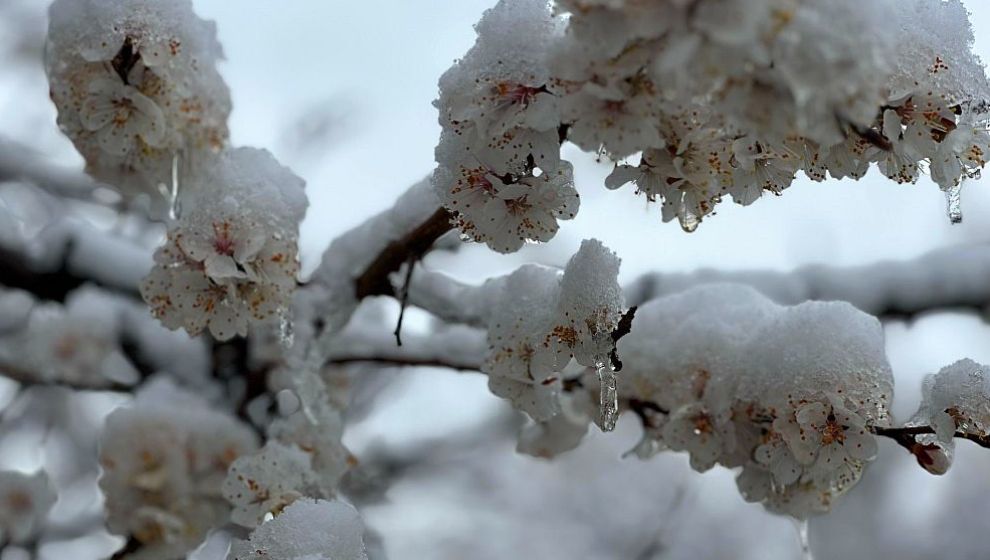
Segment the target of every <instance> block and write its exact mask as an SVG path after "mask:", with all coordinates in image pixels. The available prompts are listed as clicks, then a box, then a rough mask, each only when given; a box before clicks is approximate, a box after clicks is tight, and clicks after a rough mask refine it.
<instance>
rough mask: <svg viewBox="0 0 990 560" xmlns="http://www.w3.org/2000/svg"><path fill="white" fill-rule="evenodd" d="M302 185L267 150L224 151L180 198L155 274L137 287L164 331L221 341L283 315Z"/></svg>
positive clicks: (290, 288) (291, 285) (294, 262)
mask: <svg viewBox="0 0 990 560" xmlns="http://www.w3.org/2000/svg"><path fill="white" fill-rule="evenodd" d="M304 186H305V184H304V182H303V180H302V179H300V178H298V177H297V176H295V175H294V174H293V173H292V172H291V171H289V170H288V169H287V168H285V167H282V166H281V165H279V164H278V162H277V161H275V159H274V158H273V157H272V156H271V154H269V153H268V152H266V151H263V150H255V149H249V148H238V149H236V150H230V151H227V152H224V154H223V155H221V156H220V157H219V158H218V159H217V160H216V164H215V166H213V167H211V168H210V169H209V170H208V171H207V172H206V173H205V174H204V175H203V176H201V177H197V179H196V181H195V183H194V187H195V188H194V189H192V190H191V191H190V192H189V193H188V194H187V195H186V196H185V197H183V199H182V203H183V205H184V206H186V207H187V208H188V210H187V211H186V212H184V213H183V215H182V217H181V218H180V219H179V220H178V221H177V222H175V223H174V224H172V225H171V226H170V228H169V233H168V240H167V241H166V243H165V245H164V246H163V247H161V248H160V249H159V250H158V252H157V253H156V254H155V263H156V264H155V267H154V268H153V269H152V271H151V273H150V274H149V275H148V276H147V277H146V278H145V279H144V281H143V282H142V284H141V294H142V296H143V297H144V299H145V301H146V302H147V303H148V305H150V306H151V309H152V312H153V313H154V314H155V316H157V317H158V318H159V319H160V320H161V322H162V323H163V324H164V325H165V326H166V327H168V328H170V329H177V328H180V327H181V328H184V329H186V331H187V332H189V334H191V335H196V334H199V333H200V332H202V331H203V330H205V329H209V331H210V333H212V334H213V336H214V337H216V338H218V339H220V340H227V339H229V338H231V337H233V336H235V335H241V336H246V335H247V331H248V325H249V324H250V323H251V322H252V321H267V320H270V319H273V318H275V317H278V316H279V315H280V314H287V313H288V308H289V305H290V302H291V296H292V293H293V292H294V291H295V287H296V274H297V273H298V270H299V263H298V252H299V249H298V237H299V223H300V222H301V221H302V218H303V215H304V214H305V211H306V205H307V202H306V197H305V194H304V192H303V188H304Z"/></svg>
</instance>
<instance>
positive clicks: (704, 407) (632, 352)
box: [618, 285, 893, 517]
mask: <svg viewBox="0 0 990 560" xmlns="http://www.w3.org/2000/svg"><path fill="white" fill-rule="evenodd" d="M618 352H619V356H621V358H622V361H623V364H624V368H623V370H622V376H621V377H620V384H619V390H620V395H621V396H622V397H623V399H624V400H625V401H626V402H628V403H629V406H630V407H631V408H632V409H633V410H635V411H636V412H637V413H638V414H639V415H640V417H641V419H642V420H643V422H644V428H645V430H644V438H643V441H642V442H641V443H640V444H639V446H638V447H637V448H636V452H637V453H638V454H639V455H641V456H649V455H651V454H653V453H655V452H656V451H658V450H661V449H664V448H669V449H673V450H676V451H687V452H688V453H689V454H690V459H691V465H692V467H694V468H695V469H697V470H699V471H704V470H707V469H709V468H711V467H713V466H714V465H716V464H721V465H723V466H727V467H742V474H740V476H739V479H738V482H739V488H740V491H741V492H742V494H743V496H744V497H746V498H747V499H748V500H751V501H757V502H763V503H764V504H765V505H766V506H767V507H768V508H770V509H772V510H775V511H781V512H784V513H789V514H791V515H794V516H795V517H807V516H808V515H811V514H813V513H820V512H824V511H827V510H828V509H829V507H830V505H831V503H832V501H833V500H834V498H836V497H837V496H839V495H841V494H842V493H844V492H845V491H846V490H848V488H849V487H851V486H852V485H853V484H854V483H855V482H856V481H857V480H858V479H859V477H860V475H861V473H862V471H863V468H864V467H865V465H866V463H867V462H868V461H869V460H871V459H872V458H873V457H874V455H875V454H876V448H877V446H876V442H875V439H874V436H873V434H872V433H871V427H873V426H886V425H888V424H889V421H890V420H889V416H888V413H887V407H888V406H889V403H890V398H891V396H892V393H893V379H892V376H891V372H890V366H889V365H888V364H887V361H886V357H885V355H884V345H883V334H882V331H881V329H880V325H879V323H878V322H877V321H876V320H875V319H873V318H871V317H869V316H867V315H865V314H863V313H861V312H859V311H857V310H855V309H854V308H852V307H851V306H849V305H847V304H837V303H829V304H822V303H806V304H802V305H799V306H796V307H779V306H777V305H775V304H773V303H772V302H770V301H769V300H767V299H766V298H765V297H764V296H762V295H760V294H758V293H756V292H755V291H753V290H752V289H750V288H744V287H739V286H732V285H725V286H705V287H699V288H695V289H692V290H689V291H687V292H684V293H682V294H678V295H674V296H670V297H667V298H663V299H659V300H655V301H654V302H651V303H648V304H646V305H644V306H642V307H640V308H639V310H638V311H637V313H636V317H635V320H634V322H633V330H632V332H631V333H630V334H629V335H627V336H626V337H624V338H622V339H621V340H620V341H619V344H618Z"/></svg>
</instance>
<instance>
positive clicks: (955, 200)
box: [945, 182, 963, 224]
mask: <svg viewBox="0 0 990 560" xmlns="http://www.w3.org/2000/svg"><path fill="white" fill-rule="evenodd" d="M961 193H962V182H960V183H959V184H958V185H954V186H952V187H949V188H948V189H946V190H945V202H946V206H947V208H948V212H949V221H950V222H952V223H954V224H960V223H962V221H963V215H962V200H961Z"/></svg>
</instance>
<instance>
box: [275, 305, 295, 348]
mask: <svg viewBox="0 0 990 560" xmlns="http://www.w3.org/2000/svg"><path fill="white" fill-rule="evenodd" d="M295 339H296V333H295V327H294V326H293V324H292V311H291V310H290V309H289V308H287V307H283V308H281V309H279V310H278V341H279V342H280V343H281V344H282V348H286V349H288V348H292V344H293V343H294V342H295Z"/></svg>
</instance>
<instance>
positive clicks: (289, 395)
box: [275, 389, 302, 416]
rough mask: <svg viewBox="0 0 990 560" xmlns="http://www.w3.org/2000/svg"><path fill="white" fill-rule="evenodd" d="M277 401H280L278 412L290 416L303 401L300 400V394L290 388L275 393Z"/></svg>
mask: <svg viewBox="0 0 990 560" xmlns="http://www.w3.org/2000/svg"><path fill="white" fill-rule="evenodd" d="M275 402H276V403H278V413H279V414H281V415H282V416H290V415H292V414H295V413H296V412H297V411H298V410H299V407H300V406H301V405H302V402H301V401H300V400H299V395H297V394H296V393H295V392H294V391H292V390H290V389H282V390H281V391H279V392H278V394H277V395H275Z"/></svg>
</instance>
